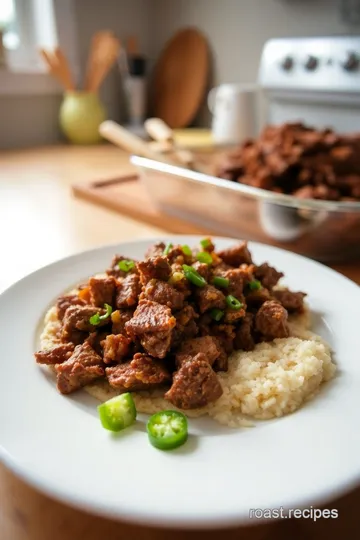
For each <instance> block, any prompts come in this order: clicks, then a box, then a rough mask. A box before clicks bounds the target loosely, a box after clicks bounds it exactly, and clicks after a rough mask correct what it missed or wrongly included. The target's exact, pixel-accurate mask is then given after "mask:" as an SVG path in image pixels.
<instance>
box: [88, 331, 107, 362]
mask: <svg viewBox="0 0 360 540" xmlns="http://www.w3.org/2000/svg"><path fill="white" fill-rule="evenodd" d="M108 334H109V332H108V331H106V330H102V331H100V332H99V331H98V332H92V333H91V334H90V335H89V337H88V338H87V339H86V340H85V341H86V342H87V343H89V345H90V346H91V347H92V348H93V349H94V351H95V352H97V353H98V355H99V356H101V357H102V356H103V354H104V343H105V339H106V337H107V336H108Z"/></svg>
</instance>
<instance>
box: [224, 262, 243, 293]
mask: <svg viewBox="0 0 360 540" xmlns="http://www.w3.org/2000/svg"><path fill="white" fill-rule="evenodd" d="M222 277H224V278H227V279H228V280H229V287H228V288H227V289H226V292H227V294H231V295H232V296H235V298H237V299H238V300H240V299H241V297H242V294H243V290H244V272H243V270H241V269H240V268H234V269H232V270H227V271H226V272H224V275H223V276H222Z"/></svg>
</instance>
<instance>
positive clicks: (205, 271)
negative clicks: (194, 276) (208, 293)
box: [192, 261, 211, 281]
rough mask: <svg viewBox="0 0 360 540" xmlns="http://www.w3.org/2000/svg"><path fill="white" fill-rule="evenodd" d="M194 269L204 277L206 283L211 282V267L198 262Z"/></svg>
mask: <svg viewBox="0 0 360 540" xmlns="http://www.w3.org/2000/svg"><path fill="white" fill-rule="evenodd" d="M192 266H193V268H195V270H196V271H197V273H198V274H200V276H202V277H203V278H204V279H205V280H206V281H210V278H211V266H209V265H208V264H205V263H201V262H199V261H196V262H195V263H194V264H193V265H192Z"/></svg>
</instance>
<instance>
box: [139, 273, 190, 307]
mask: <svg viewBox="0 0 360 540" xmlns="http://www.w3.org/2000/svg"><path fill="white" fill-rule="evenodd" d="M142 298H146V299H147V300H151V301H152V302H157V303H158V304H163V305H165V306H168V307H169V308H171V309H181V308H182V307H183V305H184V294H183V293H182V292H180V291H177V290H176V289H175V288H174V287H172V286H171V285H169V284H168V283H166V281H159V280H157V279H152V280H150V281H149V283H148V284H147V285H146V287H145V289H144V291H143V293H142Z"/></svg>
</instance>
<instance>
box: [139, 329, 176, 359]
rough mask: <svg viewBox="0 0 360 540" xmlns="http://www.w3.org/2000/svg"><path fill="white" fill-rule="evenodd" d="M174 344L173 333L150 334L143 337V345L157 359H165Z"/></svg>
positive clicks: (166, 331)
mask: <svg viewBox="0 0 360 540" xmlns="http://www.w3.org/2000/svg"><path fill="white" fill-rule="evenodd" d="M171 342H172V331H171V330H170V331H168V330H165V331H164V332H153V333H151V332H149V333H146V334H144V335H142V336H141V345H142V346H143V347H144V349H145V350H146V352H148V353H149V354H151V356H154V357H155V358H165V356H166V354H167V352H168V351H169V349H170V346H171Z"/></svg>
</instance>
